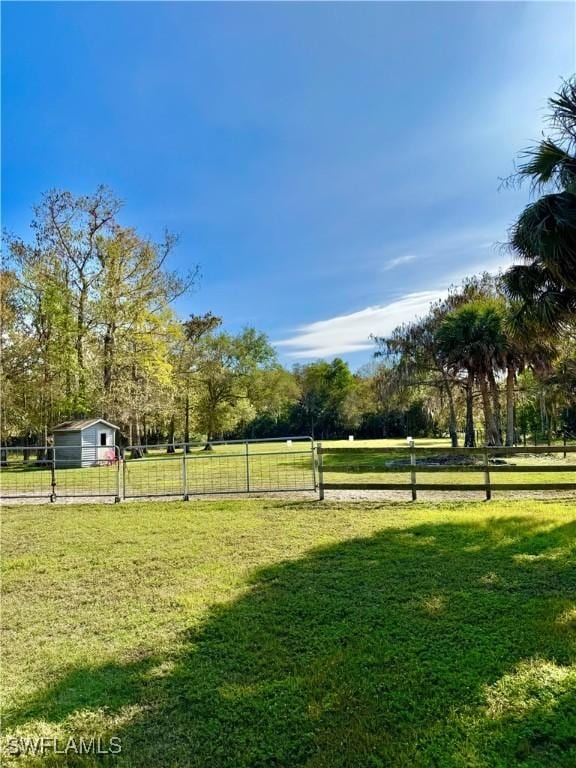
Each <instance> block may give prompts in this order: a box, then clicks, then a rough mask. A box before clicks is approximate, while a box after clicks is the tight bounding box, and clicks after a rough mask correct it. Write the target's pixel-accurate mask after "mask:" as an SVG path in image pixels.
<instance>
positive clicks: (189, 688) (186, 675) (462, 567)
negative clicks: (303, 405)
mask: <svg viewBox="0 0 576 768" xmlns="http://www.w3.org/2000/svg"><path fill="white" fill-rule="evenodd" d="M2 550H3V551H2V556H3V589H4V597H3V606H2V607H3V620H4V625H5V628H4V640H3V651H4V655H3V688H4V724H3V725H4V738H5V739H8V738H9V737H10V736H13V735H18V736H22V737H34V736H40V735H41V736H47V737H48V736H56V737H59V738H60V739H61V740H63V741H64V742H65V741H66V740H67V739H68V738H69V737H73V738H75V739H79V738H80V736H84V737H85V738H90V737H92V736H98V735H101V736H103V737H104V738H105V739H109V738H110V737H111V736H116V737H118V738H120V739H121V744H122V752H121V753H120V755H118V756H117V757H116V758H111V757H110V756H106V755H102V756H97V755H96V756H75V755H70V754H69V755H67V756H64V755H58V754H51V755H48V756H45V757H43V758H40V757H36V758H34V757H25V756H20V757H17V758H10V757H9V756H8V757H6V758H5V759H4V763H3V765H6V766H12V765H18V766H29V765H48V766H51V765H52V766H56V765H69V766H76V765H82V766H87V765H112V764H113V765H118V766H130V767H131V768H148V767H150V768H151V767H152V766H154V767H157V768H175V767H176V766H198V767H202V768H218V767H219V766H229V767H230V768H232V767H234V768H236V767H238V768H239V767H240V766H242V767H246V768H248V767H250V768H259V767H261V768H264V767H266V768H268V767H272V766H275V767H276V768H291V767H292V766H310V767H311V768H312V767H319V766H322V767H324V768H339V767H340V766H341V767H342V768H352V767H355V766H358V768H364V767H366V768H369V767H376V768H380V767H388V766H406V768H408V767H410V768H413V767H414V766H422V767H423V768H424V767H425V768H430V766H437V767H438V768H451V767H452V766H453V767H454V768H456V767H458V768H474V767H479V766H495V767H496V766H499V767H500V766H524V767H525V768H528V767H529V768H546V767H547V766H549V767H550V768H563V767H565V768H573V766H574V765H576V509H575V508H574V505H573V504H572V503H571V502H568V501H565V502H559V501H549V502H544V501H534V500H533V501H530V500H523V501H521V502H503V501H502V502H501V501H493V502H491V503H483V502H477V503H470V502H468V503H457V502H454V503H450V504H438V505H431V504H426V503H423V502H422V503H421V502H417V503H415V504H408V503H406V504H400V503H392V502H380V503H376V502H375V503H362V504H360V503H357V504H351V503H349V504H344V503H336V502H330V501H325V502H323V503H319V502H313V501H311V502H303V501H300V502H298V501H279V500H269V501H266V500H265V501H262V500H253V501H247V500H238V501H225V502H223V501H212V502H189V503H183V502H178V501H173V502H166V503H141V504H140V503H131V504H125V505H116V506H114V505H94V506H92V505H82V506H73V505H63V506H60V505H46V506H16V505H15V506H7V507H5V508H4V509H3V547H2Z"/></svg>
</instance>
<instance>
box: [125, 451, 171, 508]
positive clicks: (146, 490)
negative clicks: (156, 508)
mask: <svg viewBox="0 0 576 768" xmlns="http://www.w3.org/2000/svg"><path fill="white" fill-rule="evenodd" d="M130 455H138V454H137V453H136V454H134V453H133V451H132V449H131V448H130V447H129V448H128V449H126V451H125V459H124V462H123V467H122V479H123V491H124V498H126V499H129V498H135V497H138V496H183V495H184V493H185V491H184V463H183V460H182V458H183V453H182V452H178V453H166V454H163V453H161V452H160V451H158V452H148V453H147V454H143V455H142V458H129V456H130Z"/></svg>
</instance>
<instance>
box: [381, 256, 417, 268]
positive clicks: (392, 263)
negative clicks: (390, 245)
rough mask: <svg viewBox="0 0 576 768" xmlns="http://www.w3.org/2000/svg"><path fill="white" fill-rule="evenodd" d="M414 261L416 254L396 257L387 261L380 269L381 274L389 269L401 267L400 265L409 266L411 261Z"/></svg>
mask: <svg viewBox="0 0 576 768" xmlns="http://www.w3.org/2000/svg"><path fill="white" fill-rule="evenodd" d="M415 260H416V254H414V253H407V254H406V256H397V257H396V258H395V259H389V260H388V261H387V262H386V263H385V264H384V266H383V267H382V271H383V272H388V271H389V270H391V269H395V268H396V267H399V266H401V265H402V264H409V263H410V262H411V261H415Z"/></svg>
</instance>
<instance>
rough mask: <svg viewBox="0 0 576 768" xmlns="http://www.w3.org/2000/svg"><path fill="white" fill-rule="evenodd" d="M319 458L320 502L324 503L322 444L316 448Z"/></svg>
mask: <svg viewBox="0 0 576 768" xmlns="http://www.w3.org/2000/svg"><path fill="white" fill-rule="evenodd" d="M316 455H317V456H318V501H324V463H323V458H322V443H318V445H317V446H316Z"/></svg>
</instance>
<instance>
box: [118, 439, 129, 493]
mask: <svg viewBox="0 0 576 768" xmlns="http://www.w3.org/2000/svg"><path fill="white" fill-rule="evenodd" d="M127 450H128V447H125V448H123V449H122V451H121V453H120V461H121V462H122V496H123V498H124V499H125V498H126V452H127Z"/></svg>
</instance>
